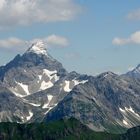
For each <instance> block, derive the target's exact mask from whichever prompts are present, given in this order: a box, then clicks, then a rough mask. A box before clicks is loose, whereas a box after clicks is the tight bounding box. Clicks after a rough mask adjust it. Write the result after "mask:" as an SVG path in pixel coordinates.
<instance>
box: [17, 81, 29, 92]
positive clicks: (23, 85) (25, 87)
mask: <svg viewBox="0 0 140 140" xmlns="http://www.w3.org/2000/svg"><path fill="white" fill-rule="evenodd" d="M16 83H17V84H18V85H19V86H20V87H21V88H22V89H23V90H24V91H25V93H26V94H27V95H30V92H29V90H28V85H25V84H23V83H18V82H16Z"/></svg>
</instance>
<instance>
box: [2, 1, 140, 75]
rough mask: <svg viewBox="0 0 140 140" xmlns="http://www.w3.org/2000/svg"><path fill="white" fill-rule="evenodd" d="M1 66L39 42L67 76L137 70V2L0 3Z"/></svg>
mask: <svg viewBox="0 0 140 140" xmlns="http://www.w3.org/2000/svg"><path fill="white" fill-rule="evenodd" d="M0 17H1V18H0V65H4V64H6V63H7V62H9V61H10V60H12V59H13V58H14V57H15V55H17V54H19V53H20V54H23V53H24V52H25V51H26V49H27V48H28V47H29V46H30V45H31V43H32V42H34V41H36V40H37V39H42V40H43V41H45V44H46V47H47V49H48V52H49V53H50V54H51V55H52V56H53V57H54V58H56V59H57V60H58V61H60V62H61V63H62V64H63V66H64V67H65V68H66V69H67V70H68V71H77V72H79V73H83V74H91V75H96V74H99V73H102V72H106V71H112V72H114V73H117V74H122V73H125V72H127V71H129V70H132V69H133V68H134V67H136V66H137V65H138V64H140V55H139V52H140V1H139V0H133V1H132V0H0Z"/></svg>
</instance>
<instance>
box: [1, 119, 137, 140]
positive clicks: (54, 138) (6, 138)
mask: <svg viewBox="0 0 140 140" xmlns="http://www.w3.org/2000/svg"><path fill="white" fill-rule="evenodd" d="M125 137H127V136H126V135H123V138H125ZM129 137H130V134H129ZM133 137H134V136H133ZM121 138H122V136H119V135H117V134H109V133H106V132H93V131H92V130H90V129H89V128H87V127H86V126H84V125H83V124H81V123H80V122H79V121H77V120H76V119H74V118H71V119H62V120H59V121H54V122H50V123H49V124H45V123H34V124H17V123H0V140H125V139H121ZM128 140H129V139H128ZM131 140H133V139H131ZM135 140H138V139H135Z"/></svg>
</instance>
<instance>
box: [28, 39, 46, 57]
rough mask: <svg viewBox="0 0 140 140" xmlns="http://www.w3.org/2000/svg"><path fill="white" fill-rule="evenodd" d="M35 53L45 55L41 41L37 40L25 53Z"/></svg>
mask: <svg viewBox="0 0 140 140" xmlns="http://www.w3.org/2000/svg"><path fill="white" fill-rule="evenodd" d="M29 52H32V53H36V54H42V55H47V49H46V48H45V44H44V42H43V41H42V40H39V41H37V42H35V43H33V44H32V45H31V47H30V48H29V49H28V50H27V51H26V53H29Z"/></svg>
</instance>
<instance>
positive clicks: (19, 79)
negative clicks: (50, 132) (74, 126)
mask: <svg viewBox="0 0 140 140" xmlns="http://www.w3.org/2000/svg"><path fill="white" fill-rule="evenodd" d="M136 69H137V70H136ZM136 69H135V71H137V72H138V69H139V66H138V67H137V68H136ZM130 73H134V71H131V72H129V73H127V74H125V75H116V74H114V73H112V72H105V73H102V74H100V75H98V76H96V77H93V76H87V75H81V74H78V73H76V72H70V73H68V72H67V71H66V70H65V69H64V68H63V66H62V64H61V63H60V62H58V61H57V60H55V59H54V58H52V57H51V56H50V55H49V53H48V52H47V50H46V49H45V47H44V44H43V43H42V42H37V43H35V44H33V45H32V46H31V47H30V48H29V49H28V50H27V51H26V52H25V53H24V54H23V55H17V56H16V57H15V58H14V59H13V60H12V61H11V62H9V63H8V64H7V65H5V66H2V67H0V79H1V80H0V86H1V88H0V101H1V102H0V121H10V122H20V123H25V122H40V121H42V120H44V121H46V122H48V121H52V120H58V119H61V118H69V117H75V118H77V119H79V120H80V121H81V122H82V123H84V124H86V125H87V126H89V127H90V128H92V129H94V130H96V131H105V130H106V131H112V132H118V130H119V131H120V132H122V131H123V130H124V129H125V128H131V127H133V126H136V125H138V124H140V78H139V75H140V74H139V73H137V75H133V74H131V76H130Z"/></svg>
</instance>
